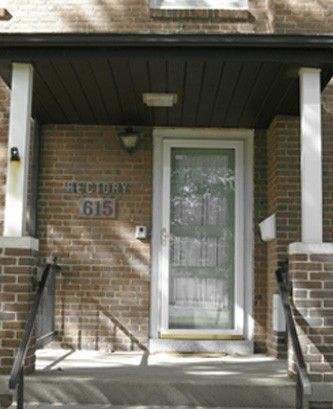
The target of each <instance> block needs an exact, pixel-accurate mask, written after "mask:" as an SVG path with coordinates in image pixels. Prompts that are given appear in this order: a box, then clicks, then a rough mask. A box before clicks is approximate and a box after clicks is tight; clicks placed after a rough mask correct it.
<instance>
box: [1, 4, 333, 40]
mask: <svg viewBox="0 0 333 409" xmlns="http://www.w3.org/2000/svg"><path fill="white" fill-rule="evenodd" d="M148 4H149V1H148V0H112V1H111V0H109V1H98V2H97V1H95V0H69V1H64V0H48V1H47V2H46V1H45V0H34V1H33V2H31V1H29V0H4V1H2V2H1V6H2V7H5V8H6V9H7V10H8V12H9V13H10V14H11V16H12V17H11V18H10V19H8V18H7V16H5V19H4V20H3V21H0V32H31V31H34V32H122V33H124V32H141V33H148V32H155V33H190V32H192V33H193V32H207V33H208V32H209V33H218V32H233V33H267V32H277V33H330V32H331V31H332V29H331V28H332V23H333V1H332V0H325V1H321V0H310V1H304V0H249V11H248V12H228V11H222V12H221V11H211V12H205V11H200V12H198V11H192V12H191V11H185V12H179V11H171V12H165V11H164V12H152V11H150V10H149V7H148Z"/></svg>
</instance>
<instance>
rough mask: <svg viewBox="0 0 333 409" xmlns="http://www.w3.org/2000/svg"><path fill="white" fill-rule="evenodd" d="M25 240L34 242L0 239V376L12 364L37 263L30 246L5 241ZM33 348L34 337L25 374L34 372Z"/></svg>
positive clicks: (27, 307)
mask: <svg viewBox="0 0 333 409" xmlns="http://www.w3.org/2000/svg"><path fill="white" fill-rule="evenodd" d="M6 239H9V240H6ZM26 239H29V240H30V241H31V240H32V241H34V240H35V239H31V238H28V237H25V238H15V239H14V238H1V239H0V266H1V267H0V268H1V272H0V374H8V373H9V372H10V370H11V367H12V365H13V361H14V357H15V354H16V352H17V348H18V346H19V343H20V340H21V337H22V333H23V328H24V325H25V322H26V319H27V314H28V312H29V311H30V308H31V305H32V300H33V296H34V291H33V288H32V277H33V273H34V270H35V266H36V263H37V251H36V250H34V249H31V248H29V247H30V246H29V247H28V248H17V247H16V248H15V247H10V243H8V244H6V243H5V242H6V241H10V242H13V241H17V242H20V241H21V243H22V240H25V241H26V242H27V241H29V240H26ZM34 247H35V246H34ZM35 349H36V343H35V339H34V338H33V339H32V340H31V343H30V348H29V351H28V353H27V357H26V361H25V366H26V370H27V372H31V371H33V369H34V364H35Z"/></svg>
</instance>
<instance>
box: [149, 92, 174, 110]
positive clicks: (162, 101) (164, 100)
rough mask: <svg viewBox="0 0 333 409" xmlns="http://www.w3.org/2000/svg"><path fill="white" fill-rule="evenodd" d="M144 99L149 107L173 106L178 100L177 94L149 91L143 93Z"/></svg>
mask: <svg viewBox="0 0 333 409" xmlns="http://www.w3.org/2000/svg"><path fill="white" fill-rule="evenodd" d="M142 100H143V102H144V104H146V105H147V106H148V107H161V108H171V107H173V106H174V105H175V104H177V101H178V95H177V94H171V93H157V92H147V93H144V94H142Z"/></svg>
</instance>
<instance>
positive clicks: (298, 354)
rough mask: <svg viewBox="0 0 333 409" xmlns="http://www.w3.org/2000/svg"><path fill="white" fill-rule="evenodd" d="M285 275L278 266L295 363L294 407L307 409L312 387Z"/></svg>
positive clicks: (281, 294)
mask: <svg viewBox="0 0 333 409" xmlns="http://www.w3.org/2000/svg"><path fill="white" fill-rule="evenodd" d="M285 277H286V270H284V269H283V268H280V269H278V270H277V271H276V281H277V286H278V290H279V293H280V298H281V302H282V307H283V311H284V316H285V318H286V326H287V333H288V335H289V337H290V342H291V347H292V349H293V353H294V359H295V365H296V376H297V378H296V409H308V407H309V401H310V396H311V393H312V387H311V382H310V378H309V375H308V373H307V367H306V363H305V360H304V356H303V352H302V348H301V344H300V341H299V337H298V334H297V330H296V325H295V319H294V316H293V312H292V308H291V305H290V300H289V296H290V294H289V291H288V282H286V279H285Z"/></svg>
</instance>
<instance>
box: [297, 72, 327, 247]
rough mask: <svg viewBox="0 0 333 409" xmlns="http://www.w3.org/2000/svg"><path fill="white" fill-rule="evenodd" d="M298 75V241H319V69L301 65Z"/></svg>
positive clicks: (320, 176)
mask: <svg viewBox="0 0 333 409" xmlns="http://www.w3.org/2000/svg"><path fill="white" fill-rule="evenodd" d="M299 77H300V114H301V206H302V215H301V217H302V242H303V243H321V242H322V240H323V188H322V184H323V183H322V135H321V89H320V69H314V68H302V69H301V70H300V72H299Z"/></svg>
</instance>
